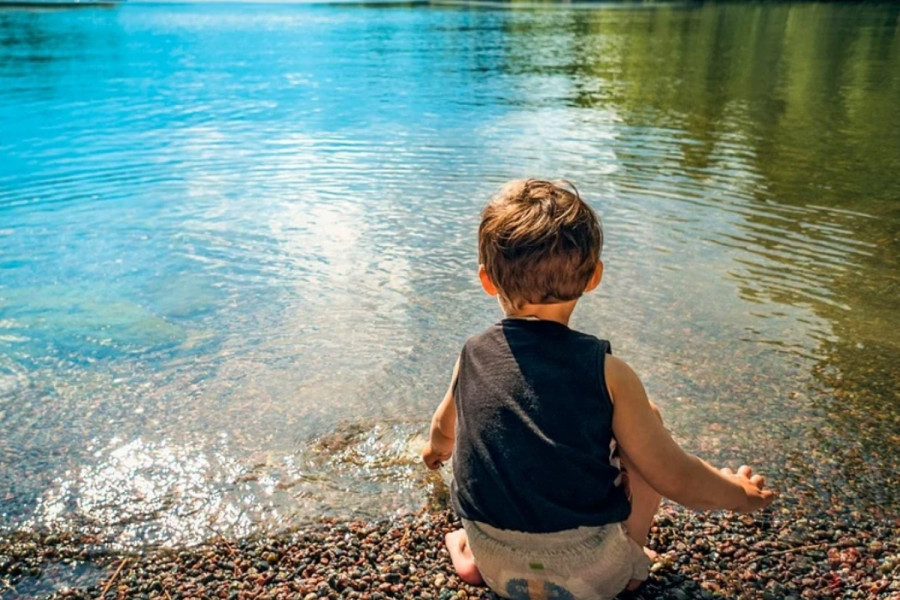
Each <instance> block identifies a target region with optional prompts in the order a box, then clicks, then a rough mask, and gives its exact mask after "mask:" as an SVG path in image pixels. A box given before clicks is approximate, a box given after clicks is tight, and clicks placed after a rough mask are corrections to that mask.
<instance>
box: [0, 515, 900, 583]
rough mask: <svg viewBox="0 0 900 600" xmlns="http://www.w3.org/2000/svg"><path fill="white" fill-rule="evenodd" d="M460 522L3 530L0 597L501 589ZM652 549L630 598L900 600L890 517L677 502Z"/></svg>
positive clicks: (415, 519) (897, 544)
mask: <svg viewBox="0 0 900 600" xmlns="http://www.w3.org/2000/svg"><path fill="white" fill-rule="evenodd" d="M782 512H789V514H782ZM457 525H458V522H457V521H456V520H455V518H454V516H453V514H452V513H451V512H450V511H448V510H441V511H437V512H428V511H422V512H420V513H418V514H414V515H409V516H405V517H402V518H397V519H391V520H383V521H378V522H360V521H350V522H341V521H329V520H323V521H321V522H319V523H316V524H315V525H312V526H310V527H307V528H305V529H304V530H298V531H293V532H286V533H283V534H280V535H278V536H274V537H264V538H260V539H246V540H226V539H212V540H208V541H207V542H206V543H204V544H201V545H199V546H195V547H191V548H188V549H182V550H178V551H173V550H152V551H147V552H145V553H142V554H140V555H129V556H115V555H110V554H109V553H105V552H103V551H101V550H100V546H98V545H97V543H96V540H92V539H90V538H78V537H77V536H72V535H63V534H52V533H50V534H40V535H39V534H25V533H19V534H13V535H11V536H8V537H6V538H5V539H0V597H3V598H10V599H13V598H26V597H29V598H30V597H50V598H54V599H63V598H66V599H86V598H106V599H114V598H138V599H147V600H177V599H188V598H198V599H200V598H222V599H227V600H239V599H250V598H258V599H270V600H280V599H284V600H286V599H289V598H290V599H295V598H299V599H302V600H316V599H318V598H357V599H360V600H386V599H388V598H422V599H423V600H429V599H432V600H456V599H459V600H462V599H465V598H492V597H493V596H492V594H491V593H490V592H489V591H488V590H487V589H486V588H478V587H472V586H469V585H467V584H464V583H462V582H461V581H460V580H459V579H458V578H457V577H456V576H455V575H454V574H453V572H452V567H451V565H450V561H449V558H448V556H447V553H446V550H445V549H444V548H443V547H442V543H441V541H442V538H443V535H444V534H445V533H446V532H448V531H451V530H453V529H455V528H456V527H457ZM650 546H651V548H653V549H654V550H656V551H657V552H658V553H659V557H658V560H657V561H656V563H655V564H654V565H653V569H652V573H651V576H650V579H649V580H648V581H647V583H646V584H644V586H643V587H642V588H640V589H639V590H638V591H637V592H636V593H633V594H623V595H622V596H621V597H622V598H632V599H635V600H637V599H641V598H645V599H651V598H660V599H664V600H665V599H672V600H686V599H692V598H702V599H711V598H734V599H741V600H743V599H759V598H761V599H764V600H775V599H784V600H800V599H812V598H865V599H884V600H900V522H898V521H897V520H896V519H889V518H885V517H884V516H876V515H868V514H859V513H847V514H846V515H829V514H821V515H818V516H816V515H811V514H805V513H804V512H803V511H802V510H801V509H796V510H795V509H791V510H790V511H786V510H784V509H783V510H782V511H774V510H773V511H772V512H770V513H761V514H759V515H753V516H750V515H735V514H730V513H711V514H710V513H707V514H700V513H693V512H689V511H685V510H683V509H681V508H679V507H676V506H671V505H666V506H664V507H663V509H662V511H661V513H660V516H659V519H658V521H657V524H656V525H655V526H654V528H653V531H652V535H651V541H650ZM62 572H65V573H67V576H66V577H60V576H58V575H55V574H58V573H62Z"/></svg>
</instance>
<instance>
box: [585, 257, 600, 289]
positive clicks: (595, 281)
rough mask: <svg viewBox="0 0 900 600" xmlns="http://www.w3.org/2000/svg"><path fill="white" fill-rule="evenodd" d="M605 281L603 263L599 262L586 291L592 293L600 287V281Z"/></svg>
mask: <svg viewBox="0 0 900 600" xmlns="http://www.w3.org/2000/svg"><path fill="white" fill-rule="evenodd" d="M601 279H603V261H602V260H598V261H597V266H596V267H595V268H594V274H593V275H591V278H590V280H588V284H587V286H585V288H584V291H585V292H590V291H591V290H593V289H594V288H595V287H597V286H598V285H600V280H601Z"/></svg>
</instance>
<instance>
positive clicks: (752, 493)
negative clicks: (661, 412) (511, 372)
mask: <svg viewBox="0 0 900 600" xmlns="http://www.w3.org/2000/svg"><path fill="white" fill-rule="evenodd" d="M605 374H606V383H607V386H608V387H609V392H610V395H611V396H612V398H613V403H614V409H613V434H614V435H615V437H616V441H617V442H618V444H619V445H620V446H621V447H622V450H623V451H624V452H625V453H626V454H627V455H628V457H629V458H630V459H631V462H632V463H633V464H634V466H635V467H636V468H637V470H638V471H639V472H640V474H641V475H642V476H643V477H644V479H645V480H646V481H647V482H648V483H649V484H650V485H651V486H652V487H653V488H654V489H655V490H656V491H658V492H659V493H660V494H662V495H663V496H665V497H666V498H669V499H670V500H673V501H675V502H677V503H679V504H682V505H684V506H687V507H688V508H694V509H699V510H713V509H729V510H734V511H739V512H750V511H753V510H756V509H759V508H764V507H766V506H768V505H769V504H771V503H772V501H773V500H774V499H775V493H774V492H773V491H772V490H767V489H764V485H765V479H764V478H763V477H761V476H759V475H754V476H752V477H751V474H752V472H751V470H750V468H749V467H746V466H744V467H741V468H740V469H738V472H737V474H735V473H733V472H731V470H730V469H722V470H721V471H719V470H717V469H715V468H714V467H712V466H711V465H710V464H709V463H707V462H706V461H704V460H701V459H699V458H697V457H696V456H693V455H692V454H688V453H687V452H685V451H684V450H682V449H681V447H680V446H679V445H678V444H677V443H676V442H675V440H673V439H672V436H671V435H669V432H668V431H667V430H666V429H665V427H663V425H662V422H661V421H660V419H659V418H658V417H657V415H656V414H655V413H654V411H653V408H652V407H651V405H650V401H649V400H648V399H647V393H646V392H645V391H644V386H643V385H642V384H641V381H640V379H639V378H638V376H637V374H635V372H634V371H633V370H632V369H631V367H629V366H628V365H627V364H626V363H625V362H623V361H621V360H619V359H618V358H616V357H614V356H612V355H607V357H606V366H605Z"/></svg>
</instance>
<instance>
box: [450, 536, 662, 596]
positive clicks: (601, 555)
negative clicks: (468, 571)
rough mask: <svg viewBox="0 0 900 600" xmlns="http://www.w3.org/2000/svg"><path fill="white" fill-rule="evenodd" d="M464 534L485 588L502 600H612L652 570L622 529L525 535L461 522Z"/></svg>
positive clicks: (637, 546)
mask: <svg viewBox="0 0 900 600" xmlns="http://www.w3.org/2000/svg"><path fill="white" fill-rule="evenodd" d="M463 529H465V531H466V536H467V537H468V540H469V547H470V548H471V550H472V555H473V556H474V557H475V565H476V566H477V567H478V570H479V571H480V572H481V576H482V577H484V580H485V583H487V584H488V586H489V587H490V588H491V589H492V590H493V591H494V593H496V594H497V595H498V596H501V597H503V598H512V599H513V600H529V599H530V600H581V599H585V600H587V599H592V600H603V599H610V598H614V597H615V596H616V595H617V594H618V593H619V592H621V591H622V590H624V589H625V587H626V586H627V585H628V582H629V581H630V580H632V579H638V580H644V579H647V575H648V573H649V569H650V559H649V558H648V557H647V555H646V554H644V549H643V548H641V546H640V545H638V543H637V542H635V541H634V540H632V539H631V538H630V537H628V534H627V533H626V532H625V527H624V526H623V525H622V523H612V524H609V525H604V526H602V527H579V528H578V529H569V530H566V531H559V532H554V533H526V532H522V531H510V530H505V529H497V528H496V527H491V526H490V525H487V524H485V523H479V522H475V521H467V520H465V519H463Z"/></svg>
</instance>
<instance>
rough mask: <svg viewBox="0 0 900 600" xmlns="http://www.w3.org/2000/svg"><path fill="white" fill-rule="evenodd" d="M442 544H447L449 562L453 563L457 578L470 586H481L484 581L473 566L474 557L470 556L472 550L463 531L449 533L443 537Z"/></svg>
mask: <svg viewBox="0 0 900 600" xmlns="http://www.w3.org/2000/svg"><path fill="white" fill-rule="evenodd" d="M444 543H445V544H447V550H449V551H450V560H451V561H453V568H454V569H455V570H456V574H457V575H459V578H460V579H462V580H463V581H465V582H466V583H468V584H471V585H482V584H483V583H484V579H483V578H482V577H481V573H480V572H479V571H478V567H476V566H475V557H474V556H472V550H471V549H470V548H469V539H468V538H467V537H466V532H465V530H464V529H457V530H456V531H451V532H450V533H448V534H447V535H446V536H444Z"/></svg>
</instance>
